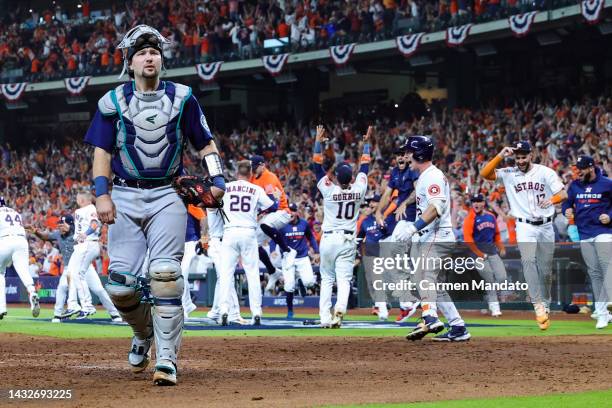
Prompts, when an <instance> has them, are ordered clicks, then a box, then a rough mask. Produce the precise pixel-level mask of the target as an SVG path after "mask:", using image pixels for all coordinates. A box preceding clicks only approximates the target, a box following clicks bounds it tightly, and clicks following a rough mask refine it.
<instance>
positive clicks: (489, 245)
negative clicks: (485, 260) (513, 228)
mask: <svg viewBox="0 0 612 408" xmlns="http://www.w3.org/2000/svg"><path fill="white" fill-rule="evenodd" d="M463 240H464V241H465V242H466V243H467V245H468V246H469V247H470V248H471V249H472V250H473V251H474V245H472V243H475V245H476V247H477V248H478V249H479V250H480V251H482V252H484V253H485V254H489V255H492V254H496V253H497V250H496V246H495V243H498V242H501V235H500V233H499V228H498V227H497V218H496V217H495V215H494V214H493V213H491V212H489V211H487V210H484V211H483V212H481V213H480V214H476V212H475V211H474V210H473V209H470V211H469V212H468V215H467V216H466V217H465V219H464V220H463ZM474 252H475V253H476V254H477V255H480V254H479V253H478V252H477V251H474Z"/></svg>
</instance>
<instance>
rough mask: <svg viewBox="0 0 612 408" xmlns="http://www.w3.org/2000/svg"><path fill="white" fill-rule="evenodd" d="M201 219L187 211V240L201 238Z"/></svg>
mask: <svg viewBox="0 0 612 408" xmlns="http://www.w3.org/2000/svg"><path fill="white" fill-rule="evenodd" d="M200 235H201V234H200V221H199V220H198V219H197V218H196V217H194V216H193V215H191V214H189V212H188V213H187V231H186V233H185V242H191V241H199V240H200Z"/></svg>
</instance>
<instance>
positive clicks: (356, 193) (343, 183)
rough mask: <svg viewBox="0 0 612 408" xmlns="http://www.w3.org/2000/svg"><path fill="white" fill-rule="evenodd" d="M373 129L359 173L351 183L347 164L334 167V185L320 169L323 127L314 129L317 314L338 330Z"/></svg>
mask: <svg viewBox="0 0 612 408" xmlns="http://www.w3.org/2000/svg"><path fill="white" fill-rule="evenodd" d="M373 133H374V127H373V126H369V127H368V131H367V133H366V134H365V135H364V137H363V155H362V156H361V164H360V167H359V173H357V177H356V178H355V181H354V182H352V181H353V169H352V168H351V166H350V165H348V164H340V165H338V166H337V167H336V169H335V171H334V175H335V178H336V182H335V183H334V182H333V181H332V180H331V179H330V178H329V177H328V176H327V175H326V174H325V171H324V170H323V166H322V163H323V156H322V154H321V152H322V143H323V142H325V141H327V138H326V137H325V128H324V127H323V126H322V125H319V126H317V134H316V140H315V144H314V154H313V161H314V167H315V174H316V176H317V182H318V183H317V187H318V189H319V191H320V192H321V194H322V195H323V236H322V237H321V244H320V245H319V251H320V255H321V264H320V271H321V298H320V301H319V315H320V316H321V327H332V328H339V327H340V325H341V324H342V318H343V317H344V315H345V314H346V308H347V305H348V297H349V292H350V289H351V278H352V277H353V267H354V265H355V256H356V254H357V241H356V229H357V219H358V218H359V208H360V206H361V203H362V202H363V201H364V200H365V194H366V190H367V189H368V176H367V175H368V168H369V163H370V138H371V137H372V134H373ZM334 280H335V281H336V285H337V288H338V294H337V300H336V306H335V308H334V309H335V310H334V316H333V319H332V315H331V306H332V303H331V298H332V287H333V285H334Z"/></svg>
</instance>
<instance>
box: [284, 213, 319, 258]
mask: <svg viewBox="0 0 612 408" xmlns="http://www.w3.org/2000/svg"><path fill="white" fill-rule="evenodd" d="M280 233H281V234H283V236H284V237H285V241H286V242H287V245H289V247H290V248H293V249H295V250H296V252H297V256H296V258H304V257H306V256H308V244H307V243H306V241H309V242H310V246H311V247H312V249H313V250H314V251H315V252H316V253H319V245H318V244H317V240H316V239H315V237H314V234H313V233H312V230H311V229H310V225H308V222H307V221H306V220H303V219H301V218H298V219H297V222H296V223H295V224H293V223H291V222H290V223H289V224H287V225H285V226H284V227H283V228H282V229H281V230H280Z"/></svg>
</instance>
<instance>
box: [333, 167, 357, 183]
mask: <svg viewBox="0 0 612 408" xmlns="http://www.w3.org/2000/svg"><path fill="white" fill-rule="evenodd" d="M335 173H336V180H338V183H340V184H342V185H347V184H350V183H351V180H352V179H353V169H352V168H351V166H350V165H349V164H346V163H343V164H341V165H339V166H338V167H336V172H335Z"/></svg>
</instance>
